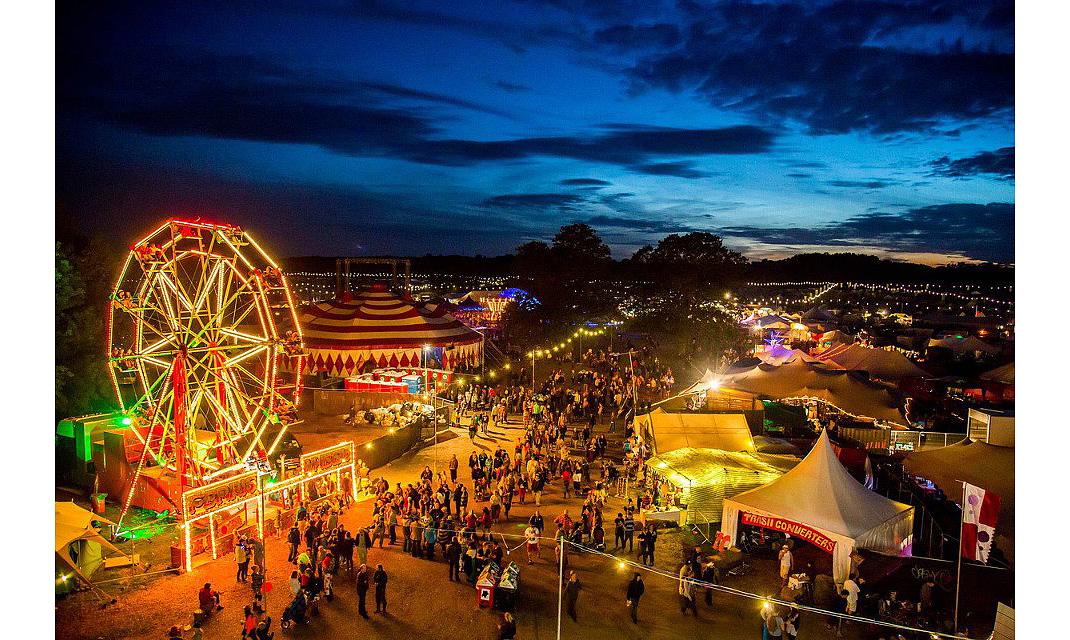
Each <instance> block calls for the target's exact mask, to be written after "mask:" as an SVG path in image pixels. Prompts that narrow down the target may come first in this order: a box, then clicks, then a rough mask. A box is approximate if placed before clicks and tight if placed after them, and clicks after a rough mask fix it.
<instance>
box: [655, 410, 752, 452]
mask: <svg viewBox="0 0 1070 640" xmlns="http://www.w3.org/2000/svg"><path fill="white" fill-rule="evenodd" d="M636 422H637V423H638V424H639V425H641V426H648V427H649V428H650V432H651V434H652V436H653V439H654V448H655V449H656V450H657V452H658V453H659V454H662V453H666V452H668V451H673V450H675V449H681V448H683V447H694V448H697V449H721V450H723V451H754V441H753V440H752V439H751V435H750V427H748V426H747V419H746V418H745V417H744V416H743V414H742V413H670V412H668V411H665V410H664V409H661V408H658V409H655V410H653V411H651V412H650V413H647V414H644V415H640V416H639V417H638V418H637V419H636Z"/></svg>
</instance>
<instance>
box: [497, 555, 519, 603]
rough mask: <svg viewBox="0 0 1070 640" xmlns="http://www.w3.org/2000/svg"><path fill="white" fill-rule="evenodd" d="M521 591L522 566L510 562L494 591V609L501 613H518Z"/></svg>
mask: <svg viewBox="0 0 1070 640" xmlns="http://www.w3.org/2000/svg"><path fill="white" fill-rule="evenodd" d="M519 589H520V565H518V564H517V563H515V562H510V563H509V566H507V567H506V568H505V571H503V572H502V577H501V578H500V579H499V580H498V587H497V589H495V591H494V608H495V609H497V610H499V611H516V599H517V595H518V594H517V592H518V591H519Z"/></svg>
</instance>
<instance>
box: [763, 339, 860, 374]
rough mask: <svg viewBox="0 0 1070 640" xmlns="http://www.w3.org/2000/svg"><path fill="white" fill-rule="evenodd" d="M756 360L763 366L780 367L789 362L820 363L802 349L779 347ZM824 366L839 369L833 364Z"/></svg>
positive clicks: (775, 346)
mask: <svg viewBox="0 0 1070 640" xmlns="http://www.w3.org/2000/svg"><path fill="white" fill-rule="evenodd" d="M757 358H758V359H759V360H761V361H762V362H764V363H765V364H771V365H775V366H780V365H782V364H787V363H789V362H795V361H796V360H802V361H803V362H821V360H820V359H818V358H815V357H814V356H811V355H810V354H809V353H806V352H805V351H803V350H802V349H789V348H787V347H783V346H780V345H774V346H773V347H772V348H770V349H769V350H768V351H766V352H765V353H762V354H759V355H758V356H757ZM824 364H825V365H826V366H828V367H829V368H831V369H840V368H841V367H840V366H839V365H838V364H836V363H835V362H832V363H824Z"/></svg>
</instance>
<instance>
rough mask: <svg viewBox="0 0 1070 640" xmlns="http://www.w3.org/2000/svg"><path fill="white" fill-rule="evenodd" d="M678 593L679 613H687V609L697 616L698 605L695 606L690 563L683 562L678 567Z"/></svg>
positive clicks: (693, 583)
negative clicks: (683, 563)
mask: <svg viewBox="0 0 1070 640" xmlns="http://www.w3.org/2000/svg"><path fill="white" fill-rule="evenodd" d="M677 592H678V593H679V594H680V613H682V614H684V615H685V616H686V615H687V612H688V611H691V613H692V614H693V615H694V616H695V617H696V618H697V617H698V607H696V606H695V580H694V573H692V571H691V565H689V564H685V565H684V566H682V567H680V586H679V588H678V589H677Z"/></svg>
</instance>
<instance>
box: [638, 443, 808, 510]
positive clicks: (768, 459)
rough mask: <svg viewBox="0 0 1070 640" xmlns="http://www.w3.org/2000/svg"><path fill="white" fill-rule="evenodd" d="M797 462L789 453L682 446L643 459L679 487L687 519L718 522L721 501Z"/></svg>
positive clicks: (763, 481)
mask: <svg viewBox="0 0 1070 640" xmlns="http://www.w3.org/2000/svg"><path fill="white" fill-rule="evenodd" d="M797 462H798V459H797V458H791V457H790V456H774V455H763V454H755V453H751V452H744V451H722V450H720V449H705V448H695V447H684V448H682V449H674V450H672V451H668V452H666V453H663V454H660V455H658V456H655V457H653V458H650V459H649V460H647V461H646V464H647V466H648V467H650V469H651V470H653V471H656V472H657V473H658V474H660V475H661V476H662V477H664V478H665V479H666V480H668V481H669V482H671V483H672V484H673V485H675V486H676V487H678V488H679V489H681V491H682V495H681V501H682V502H683V503H684V504H686V505H687V512H688V513H687V521H688V522H698V523H708V522H717V519H718V518H719V517H720V516H721V512H722V508H723V501H724V499H725V498H730V497H732V496H735V495H737V494H740V493H742V492H744V491H747V490H749V489H753V488H755V487H760V486H762V485H763V484H765V483H767V482H770V481H771V480H774V479H775V478H778V477H780V475H781V474H782V473H784V471H786V470H787V469H790V468H791V467H793V466H794V465H795V464H796V463H797Z"/></svg>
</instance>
